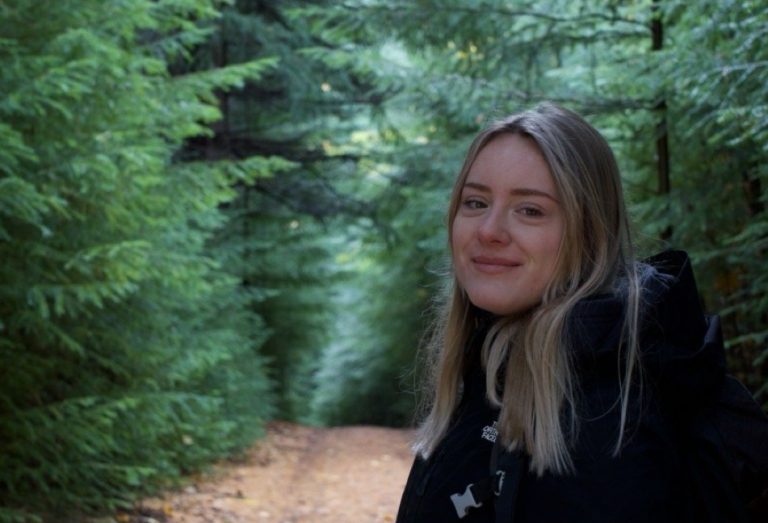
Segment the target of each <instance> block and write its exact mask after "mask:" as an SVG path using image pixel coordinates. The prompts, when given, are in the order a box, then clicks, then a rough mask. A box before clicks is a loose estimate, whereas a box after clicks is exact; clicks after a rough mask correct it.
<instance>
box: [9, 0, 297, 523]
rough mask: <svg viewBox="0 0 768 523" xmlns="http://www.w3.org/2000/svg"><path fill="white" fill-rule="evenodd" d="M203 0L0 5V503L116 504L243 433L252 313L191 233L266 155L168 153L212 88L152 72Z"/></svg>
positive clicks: (211, 229) (23, 514)
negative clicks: (222, 157)
mask: <svg viewBox="0 0 768 523" xmlns="http://www.w3.org/2000/svg"><path fill="white" fill-rule="evenodd" d="M217 14H218V10H217V6H216V3H215V2H213V1H208V0H172V1H171V0H160V1H154V0H152V1H150V0H137V1H133V2H122V1H117V0H115V1H102V0H90V1H83V0H77V1H75V0H57V1H55V2H53V1H46V2H39V1H32V0H16V1H13V2H5V3H4V4H3V5H2V6H1V7H0V34H2V35H3V36H2V40H0V56H1V57H2V58H0V61H1V62H2V73H0V92H1V93H3V94H2V98H0V115H1V116H0V121H1V122H2V123H1V124H0V202H1V203H0V257H1V258H2V260H3V263H2V265H0V275H1V276H0V281H1V282H2V285H0V296H1V298H0V369H2V370H1V371H0V374H1V376H0V419H1V421H2V422H1V423H0V507H2V508H0V519H4V520H14V519H15V520H24V519H35V518H36V515H38V516H45V517H52V516H64V515H66V514H72V513H76V512H94V511H100V510H104V509H109V508H114V507H116V506H125V505H126V504H128V503H129V502H130V501H131V500H132V499H133V498H134V497H135V496H136V495H138V494H140V493H142V492H147V491H149V490H151V489H153V488H155V487H156V486H158V485H160V484H166V483H167V482H168V481H169V480H172V479H173V478H176V477H178V476H179V474H181V473H183V472H185V471H189V470H193V469H196V468H199V467H201V466H203V465H204V464H205V463H207V462H209V461H210V460H211V459H213V458H215V457H217V456H222V455H224V454H225V453H229V452H232V451H235V450H237V449H239V448H242V447H243V446H244V445H246V444H248V443H250V441H252V439H253V438H254V437H255V436H256V435H257V434H259V433H260V431H261V430H262V426H263V423H264V421H265V420H266V419H268V418H269V416H270V413H271V405H272V398H271V396H270V393H269V390H268V389H269V385H268V382H267V379H266V376H265V374H264V360H263V358H262V356H260V354H259V347H260V346H261V345H262V344H263V342H264V340H265V337H266V334H267V330H266V328H265V325H264V322H263V320H261V319H260V318H259V317H258V316H257V315H255V314H254V313H253V312H252V311H250V310H249V309H248V303H249V301H250V300H251V299H252V298H251V296H250V295H249V294H248V293H246V292H244V291H243V290H242V289H241V287H240V285H239V283H240V282H239V280H238V278H237V276H236V275H235V274H233V273H231V272H230V271H229V270H228V267H226V266H224V261H225V260H226V256H227V253H226V252H222V251H221V250H220V249H216V248H215V247H213V246H211V245H210V244H209V241H210V238H211V237H212V235H213V234H214V233H215V232H216V231H218V230H220V228H221V227H222V226H223V225H224V224H225V222H226V216H225V215H224V214H223V213H222V212H221V211H220V210H219V207H220V206H221V205H224V204H226V203H227V202H229V201H231V200H232V199H233V198H234V197H235V196H236V192H235V191H234V190H233V188H232V187H233V184H234V183H236V182H243V183H244V182H247V183H252V182H253V180H254V179H255V178H257V177H260V176H267V175H269V174H270V173H272V172H276V171H278V170H280V169H282V168H284V164H285V162H283V161H281V160H279V159H271V160H270V159H252V160H249V161H245V162H237V161H234V160H231V161H228V162H213V161H204V160H200V161H195V162H179V161H177V158H176V157H175V155H177V154H178V150H179V147H180V146H181V145H182V143H183V142H184V140H187V139H190V138H191V137H194V136H197V135H200V134H205V133H207V132H208V125H209V124H210V123H211V122H214V121H216V120H217V119H218V118H219V117H220V116H221V113H220V111H219V109H218V107H217V103H218V99H217V98H216V96H215V93H216V92H217V90H222V89H224V90H226V89H231V88H238V87H241V86H243V85H244V81H245V80H246V79H252V80H253V79H257V78H258V77H259V76H260V75H262V74H263V73H264V71H265V70H266V69H267V68H269V67H270V66H273V65H274V61H271V60H269V59H264V60H259V61H252V62H248V63H243V64H239V65H234V66H231V67H227V68H221V69H214V70H207V71H200V72H197V73H194V74H184V75H175V76H173V75H171V74H169V71H170V70H171V69H172V68H173V67H175V66H176V65H178V64H179V63H181V62H182V61H183V60H184V59H185V57H186V56H188V55H189V52H190V50H191V49H192V48H193V46H195V45H199V44H200V43H201V42H203V41H204V40H205V38H206V37H207V36H208V34H209V33H210V27H211V26H210V23H209V22H206V21H207V20H211V19H213V18H215V17H216V16H217Z"/></svg>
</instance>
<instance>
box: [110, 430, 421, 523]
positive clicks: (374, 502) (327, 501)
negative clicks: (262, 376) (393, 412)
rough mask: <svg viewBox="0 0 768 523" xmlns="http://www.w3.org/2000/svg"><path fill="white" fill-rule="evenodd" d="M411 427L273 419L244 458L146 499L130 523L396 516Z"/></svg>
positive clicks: (333, 522) (371, 520)
mask: <svg viewBox="0 0 768 523" xmlns="http://www.w3.org/2000/svg"><path fill="white" fill-rule="evenodd" d="M412 435H413V434H412V432H410V431H407V430H397V429H387V428H381V427H338V428H314V427H304V426H300V425H294V424H289V423H283V422H279V423H273V424H270V426H269V427H268V429H267V437H266V438H265V439H264V440H263V441H261V442H259V443H258V444H256V445H255V446H254V447H253V448H252V449H251V450H250V451H249V452H248V453H247V454H246V457H245V459H244V460H243V461H242V462H238V463H225V464H222V465H220V466H218V467H217V468H216V469H215V471H214V472H213V473H212V474H209V475H207V476H205V477H203V478H201V479H200V480H199V481H198V482H196V483H194V484H193V485H190V486H188V487H186V488H185V489H183V490H182V491H180V492H173V493H168V494H165V495H164V496H163V497H161V498H156V499H149V500H145V501H144V502H143V503H142V504H141V506H140V507H139V508H138V510H137V511H136V512H135V513H134V514H132V515H131V516H130V517H127V516H123V517H122V518H121V517H120V516H118V518H117V519H118V520H122V521H124V522H130V523H155V522H160V521H165V522H168V523H241V522H242V523H251V522H253V523H378V522H392V521H394V520H395V516H396V515H397V506H398V503H399V501H400V494H401V493H402V489H403V487H404V485H405V480H406V478H407V475H408V470H409V467H410V465H411V461H412V459H413V457H412V455H411V453H410V450H409V449H408V445H409V442H410V440H411V438H412Z"/></svg>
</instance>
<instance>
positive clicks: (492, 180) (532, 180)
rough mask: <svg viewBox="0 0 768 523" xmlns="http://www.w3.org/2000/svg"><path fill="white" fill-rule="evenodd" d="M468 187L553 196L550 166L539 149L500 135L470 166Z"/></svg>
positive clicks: (517, 137) (527, 140) (512, 136)
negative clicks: (532, 191) (477, 185)
mask: <svg viewBox="0 0 768 523" xmlns="http://www.w3.org/2000/svg"><path fill="white" fill-rule="evenodd" d="M467 183H480V184H483V185H488V186H489V187H499V188H509V189H517V188H531V189H538V190H544V191H547V192H551V193H556V185H555V181H554V179H553V177H552V173H551V172H550V169H549V164H548V163H547V161H546V159H545V158H544V155H543V154H542V152H541V150H540V149H539V146H538V145H537V144H536V142H534V141H533V140H532V139H531V138H528V137H526V136H523V135H521V134H511V133H505V134H501V135H499V136H495V137H494V138H492V139H491V140H490V141H489V142H488V143H486V144H485V145H484V146H483V147H482V148H481V149H480V151H479V152H478V153H477V155H476V156H475V159H474V161H473V162H472V166H471V167H470V169H469V172H468V173H467V177H466V179H465V180H464V184H465V185H466V184H467ZM553 196H554V194H553Z"/></svg>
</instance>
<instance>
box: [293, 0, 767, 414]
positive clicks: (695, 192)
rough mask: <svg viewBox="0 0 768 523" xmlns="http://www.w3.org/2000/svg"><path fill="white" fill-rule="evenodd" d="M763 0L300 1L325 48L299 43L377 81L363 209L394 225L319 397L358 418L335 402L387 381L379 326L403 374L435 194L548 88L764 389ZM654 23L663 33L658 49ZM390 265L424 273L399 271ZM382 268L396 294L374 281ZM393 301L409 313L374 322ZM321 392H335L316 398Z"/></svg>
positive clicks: (439, 204) (429, 245)
mask: <svg viewBox="0 0 768 523" xmlns="http://www.w3.org/2000/svg"><path fill="white" fill-rule="evenodd" d="M763 4H764V3H762V2H746V3H744V2H726V3H722V2H721V3H712V2H700V3H697V4H696V5H695V6H694V5H689V4H680V3H677V2H663V1H662V2H652V1H649V0H638V1H633V2H623V3H616V2H610V1H595V0H592V1H587V0H585V1H579V2H571V1H562V0H551V1H548V2H544V3H542V2H532V1H531V2H528V1H521V2H514V3H509V2H500V1H495V0H484V1H481V2H467V1H463V0H456V1H452V2H448V3H446V2H431V1H422V2H399V3H394V4H393V3H392V2H379V1H360V2H357V1H351V2H344V3H343V4H342V5H340V6H336V7H333V8H329V6H325V5H322V6H307V7H302V8H298V9H295V10H293V11H292V12H291V13H292V16H293V17H295V18H296V19H301V20H304V21H305V23H306V24H307V25H308V27H309V28H310V29H311V30H312V32H313V34H314V35H316V37H317V39H318V40H320V41H322V42H323V43H324V45H319V46H313V47H311V48H308V49H307V51H306V55H307V56H310V57H312V58H314V59H316V60H319V61H320V62H322V63H324V64H326V65H328V66H329V67H335V68H338V69H339V70H350V69H351V70H354V71H360V72H361V73H365V74H367V75H368V77H367V78H368V79H369V82H370V83H371V84H373V86H374V87H372V88H371V92H376V93H379V94H380V95H381V97H382V101H381V102H380V104H379V106H378V112H377V113H375V114H376V116H375V117H374V118H373V119H372V120H371V123H372V124H375V125H377V126H378V130H379V133H380V134H379V136H380V138H381V139H380V140H379V141H378V142H377V143H374V144H373V145H372V147H371V149H370V151H369V152H368V153H367V155H368V159H367V160H366V162H359V163H358V165H357V166H358V169H360V170H361V171H363V172H365V171H367V172H369V173H370V172H380V171H381V168H380V167H377V166H376V165H377V164H378V165H380V164H384V165H386V166H387V169H386V172H387V173H388V176H387V177H386V182H385V183H384V185H385V187H384V188H383V189H381V188H379V189H378V192H377V193H376V195H375V196H374V202H375V208H376V209H377V211H376V214H375V215H374V216H375V217H374V219H375V222H376V223H379V224H382V223H386V224H392V227H390V234H388V235H385V238H383V241H385V242H387V245H389V249H385V248H381V247H380V248H378V250H377V248H373V252H378V253H379V255H374V256H373V257H372V258H371V259H372V260H373V261H370V260H369V263H368V265H367V266H365V267H363V265H365V264H361V266H360V269H359V271H360V274H361V278H360V281H361V282H367V284H364V286H363V287H362V288H363V289H365V290H366V291H370V292H371V294H370V295H369V294H366V293H364V294H363V295H364V296H370V297H369V298H368V301H369V302H368V303H366V306H365V307H362V308H361V307H355V313H354V314H353V317H354V318H355V319H356V320H357V323H358V324H359V325H361V327H360V329H359V330H360V331H361V332H363V336H362V338H361V339H362V340H363V341H362V342H360V341H359V339H360V338H350V339H349V340H347V341H346V342H344V341H343V340H342V341H341V342H339V343H337V344H335V345H334V347H333V348H331V349H329V351H328V353H327V354H326V356H325V358H324V363H323V367H322V369H326V370H322V371H321V375H322V376H324V378H323V379H320V381H319V385H318V396H317V397H316V398H315V403H318V402H320V403H323V404H324V405H328V406H329V407H328V408H331V407H330V406H333V408H334V409H336V411H334V414H333V416H332V418H333V419H334V421H335V422H341V421H343V420H345V419H358V418H359V416H358V415H357V414H350V418H345V415H344V412H351V411H348V410H347V407H342V406H340V405H341V404H338V403H336V401H337V399H339V398H346V397H350V395H351V391H357V390H359V389H360V387H361V386H369V387H374V385H372V384H368V385H363V384H366V383H368V375H367V372H369V370H370V372H371V373H372V375H380V374H381V373H379V372H378V371H377V370H375V369H376V365H377V364H376V363H374V362H376V361H377V359H376V358H374V357H373V356H372V354H373V353H374V352H372V349H369V348H366V346H367V345H368V343H367V340H368V339H369V338H370V337H371V336H372V333H373V332H379V334H378V336H377V341H379V342H380V343H381V345H382V348H381V349H380V351H378V352H376V353H377V354H381V355H383V356H382V357H381V358H382V361H384V363H382V365H383V366H385V367H388V368H389V369H390V371H392V370H393V369H399V368H401V367H402V365H403V363H404V361H405V360H404V359H403V358H402V357H401V352H399V351H398V350H396V349H395V347H397V346H396V345H391V344H388V343H387V342H386V341H385V340H386V339H388V338H392V340H393V341H394V340H396V339H397V338H398V336H397V335H394V334H392V329H399V328H400V326H401V325H409V323H408V322H409V320H410V317H411V315H412V314H413V313H414V309H411V308H410V305H411V304H416V303H418V300H414V299H412V298H410V297H411V296H412V295H413V293H412V292H408V290H407V288H408V285H413V284H414V281H417V282H420V284H419V283H416V288H421V289H427V290H428V292H432V289H433V288H434V286H433V285H432V284H430V283H428V282H429V281H431V280H430V279H429V277H428V276H427V274H428V272H425V271H427V267H429V263H419V262H413V263H410V262H411V261H412V260H424V259H431V260H439V259H440V258H441V255H443V254H444V253H445V250H444V247H443V245H442V242H441V241H439V240H437V241H436V240H435V239H439V238H441V237H442V236H441V231H440V229H441V226H442V224H441V223H440V221H439V219H437V218H436V217H441V216H442V213H443V212H444V208H445V205H446V203H447V196H446V193H445V190H443V191H442V192H441V191H440V190H439V189H438V188H440V187H442V188H443V189H445V188H447V186H448V185H449V184H450V181H451V180H452V178H453V176H454V175H455V173H456V171H457V170H458V168H459V167H460V162H461V156H462V154H463V152H464V151H465V150H466V146H467V144H468V143H469V140H470V138H471V136H472V135H473V134H474V133H475V132H476V131H477V130H478V129H479V128H480V127H481V126H482V125H483V124H485V123H486V122H487V121H488V120H491V119H493V118H495V117H497V116H500V115H503V114H506V113H508V112H511V111H515V110H518V109H520V108H522V107H526V106H530V105H532V104H534V103H536V102H537V101H540V100H543V99H548V100H554V101H557V102H560V103H563V104H565V105H568V106H571V107H573V108H574V109H576V110H578V111H580V112H582V113H584V114H586V115H587V117H588V118H589V119H591V120H592V121H593V122H594V123H595V124H596V125H597V126H598V128H600V129H601V130H602V131H603V132H604V133H605V135H606V136H607V137H608V139H609V141H610V142H611V143H612V145H613V146H614V148H615V150H616V152H617V155H618V157H619V162H620V164H621V165H622V167H623V169H624V176H625V183H626V187H627V190H628V193H629V198H630V201H631V202H632V210H633V213H634V215H635V219H636V222H637V229H638V239H639V243H640V245H641V252H642V253H643V254H646V253H650V251H652V250H656V249H658V248H659V247H660V246H661V247H663V246H667V245H668V246H675V247H679V248H685V249H687V250H689V251H691V253H692V255H693V256H694V259H695V262H696V266H697V272H698V275H699V278H700V280H701V288H702V292H703V297H704V298H705V301H706V303H707V305H708V306H709V308H710V309H712V310H714V311H721V312H722V313H723V314H724V315H725V320H726V335H727V337H728V338H729V345H730V347H731V354H730V357H731V361H730V364H731V369H732V370H733V371H734V372H736V373H737V374H738V376H739V377H740V378H742V379H743V380H745V381H746V382H747V383H748V384H749V385H750V386H751V387H752V389H753V390H754V391H756V392H758V393H760V394H763V395H764V394H765V392H766V390H767V389H766V388H765V387H766V386H768V385H766V379H767V378H766V371H765V369H766V364H767V363H768V362H767V361H766V360H768V358H766V355H767V354H768V353H767V352H766V349H765V346H766V344H765V341H766V339H767V338H768V333H767V332H766V331H765V324H766V322H765V319H766V317H768V309H767V308H766V307H767V304H768V301H766V298H765V297H766V295H768V294H767V292H766V291H768V289H766V288H765V285H766V281H768V280H766V278H765V274H766V265H765V261H764V259H765V256H764V254H765V252H764V251H765V234H766V230H768V228H767V227H766V226H765V224H764V221H765V216H766V214H765V202H766V196H765V190H764V186H765V174H766V170H765V168H764V167H763V166H762V165H761V162H760V158H762V156H764V152H765V145H764V144H765V133H766V129H767V128H768V127H766V122H768V120H766V113H765V110H764V107H763V106H764V103H763V100H765V99H766V92H765V86H766V85H768V83H766V81H765V80H766V78H765V71H766V68H765V57H764V56H763V54H764V50H763V47H761V46H760V44H759V42H760V41H761V36H762V35H763V34H764V27H765V22H766V17H767V16H768V15H767V14H766V12H767V9H766V6H765V5H763ZM654 20H657V21H658V22H659V23H660V29H661V30H662V31H661V32H658V36H661V35H662V33H663V35H664V37H663V38H659V39H658V41H657V42H656V43H654V41H653V32H652V30H651V26H652V25H653V24H652V22H653V21H654ZM654 47H660V48H659V49H657V50H654ZM377 72H378V74H377ZM375 86H379V87H378V88H376V87H375ZM374 134H375V133H374ZM665 135H666V137H667V139H668V142H669V148H670V151H671V156H670V171H671V173H670V181H671V190H670V191H669V192H663V191H661V190H660V188H659V187H660V186H659V177H660V173H659V170H658V169H659V167H658V160H659V158H658V155H659V150H658V149H657V139H658V138H659V137H661V136H665ZM388 209H389V210H388ZM394 224H400V226H398V225H394ZM662 239H663V240H662ZM379 245H381V243H379ZM396 264H401V267H405V268H406V273H407V271H409V270H412V271H416V272H417V273H420V274H421V275H422V277H421V278H419V277H411V278H403V273H400V272H398V271H397V270H396V269H395V267H396V266H397V265H396ZM408 274H409V275H410V273H408ZM378 279H381V280H382V281H386V282H387V283H385V284H384V285H386V286H387V288H388V291H389V292H387V293H382V292H381V291H380V290H379V287H377V285H376V284H374V283H372V282H373V281H377V280H378ZM400 283H403V287H400ZM419 285H421V287H419ZM411 290H413V287H411ZM357 299H360V300H362V297H358V298H357ZM377 303H378V311H379V312H378V313H377V312H375V311H376V310H377V305H376V304H377ZM404 303H406V304H407V306H404V305H403V304H404ZM415 308H416V309H418V306H416V307H415ZM386 310H389V311H394V310H399V311H402V314H401V315H399V316H397V317H396V318H393V317H388V318H387V320H388V321H390V322H391V324H390V323H388V324H386V325H382V324H381V320H382V319H383V318H384V317H385V316H384V315H382V314H381V311H386ZM364 311H367V312H364ZM393 314H394V313H393ZM393 325H394V327H393ZM420 325H423V323H422V324H420ZM409 328H410V327H409ZM412 328H418V327H416V326H415V325H412ZM377 329H378V331H377ZM398 334H400V333H399V332H398ZM415 339H417V337H416V336H414V337H412V338H411V341H409V342H408V343H412V341H413V340H415ZM355 340H358V341H357V342H356V341H355ZM395 343H396V342H395ZM385 346H386V347H387V348H386V349H385V348H384V347H385ZM409 348H410V349H415V347H414V346H412V347H409ZM361 353H362V355H361ZM326 360H327V361H326ZM355 362H356V363H355ZM366 363H367V364H368V366H367V367H366ZM350 367H351V368H352V369H353V373H354V377H352V378H350V377H349V376H350V372H346V369H349V368H350ZM333 369H345V372H343V373H341V372H337V373H334V372H333ZM366 369H368V370H366ZM392 374H393V373H392V372H390V374H389V375H390V376H391V375H392ZM331 381H333V383H332V384H330V382H331ZM346 382H349V386H347V387H345V385H344V384H345V383H346ZM325 389H327V390H333V391H338V392H334V393H330V392H328V393H327V394H326V392H324V390H325ZM326 395H327V396H328V398H334V399H322V398H325V397H326ZM763 397H766V396H763ZM348 408H349V409H354V408H356V407H354V406H349V407H348Z"/></svg>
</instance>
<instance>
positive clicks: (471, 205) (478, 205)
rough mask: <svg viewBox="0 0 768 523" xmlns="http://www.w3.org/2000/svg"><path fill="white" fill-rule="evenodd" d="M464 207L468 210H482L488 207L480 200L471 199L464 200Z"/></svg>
mask: <svg viewBox="0 0 768 523" xmlns="http://www.w3.org/2000/svg"><path fill="white" fill-rule="evenodd" d="M464 207H466V208H467V209H482V208H484V207H486V205H485V203H483V202H482V201H480V200H475V199H471V198H470V199H467V200H464Z"/></svg>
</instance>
